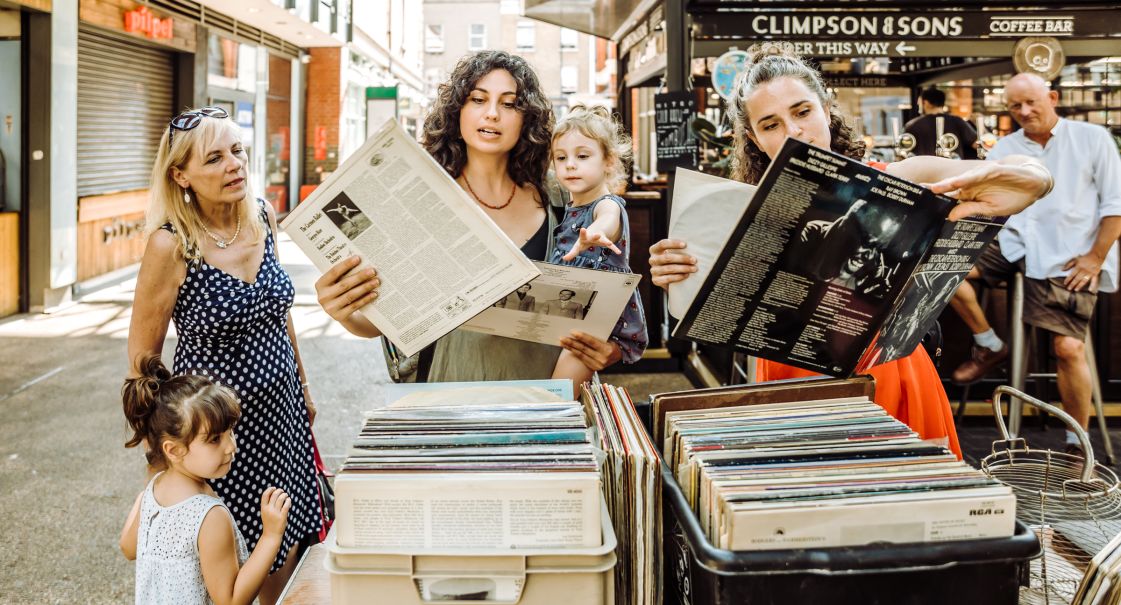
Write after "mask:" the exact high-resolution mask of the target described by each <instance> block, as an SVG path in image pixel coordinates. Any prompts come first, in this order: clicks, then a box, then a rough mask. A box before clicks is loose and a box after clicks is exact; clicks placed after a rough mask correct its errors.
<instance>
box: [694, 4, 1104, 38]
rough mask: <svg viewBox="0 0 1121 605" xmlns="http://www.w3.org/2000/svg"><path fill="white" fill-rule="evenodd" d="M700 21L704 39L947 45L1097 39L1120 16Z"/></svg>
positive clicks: (792, 16) (771, 16)
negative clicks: (1030, 39) (1004, 40)
mask: <svg viewBox="0 0 1121 605" xmlns="http://www.w3.org/2000/svg"><path fill="white" fill-rule="evenodd" d="M717 15H718V17H717V18H709V19H698V20H696V22H695V25H694V28H695V33H696V34H697V36H698V37H700V38H709V37H728V36H732V37H734V38H743V37H749V38H782V39H785V40H792V39H793V40H797V39H802V40H806V39H810V40H813V39H823V38H828V39H833V40H836V39H846V38H849V39H859V40H874V39H876V38H888V39H891V38H894V39H896V40H900V39H903V40H922V39H930V40H936V39H938V40H944V39H957V38H975V39H994V38H1021V37H1024V36H1051V37H1070V36H1079V37H1094V36H1111V35H1113V31H1114V29H1115V28H1116V27H1117V25H1118V23H1117V15H1116V13H1110V14H1106V13H1103V12H1101V11H1093V10H1071V11H1046V12H1043V11H1023V12H1016V13H996V12H989V11H955V12H953V13H948V12H947V13H941V14H939V13H936V12H928V13H903V12H882V11H859V12H856V11H846V12H828V11H820V12H818V11H814V12H770V11H728V12H720V13H716V14H715V15H713V16H714V17H715V16H717Z"/></svg>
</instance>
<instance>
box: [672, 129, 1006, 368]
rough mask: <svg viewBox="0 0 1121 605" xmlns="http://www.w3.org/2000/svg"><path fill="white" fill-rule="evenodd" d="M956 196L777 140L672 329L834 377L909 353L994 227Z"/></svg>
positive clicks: (855, 162) (854, 161) (817, 150)
mask: <svg viewBox="0 0 1121 605" xmlns="http://www.w3.org/2000/svg"><path fill="white" fill-rule="evenodd" d="M955 203H956V202H954V200H952V199H949V198H946V197H942V196H938V195H935V194H933V193H931V192H930V191H929V190H927V189H925V188H923V187H921V186H920V185H917V184H914V183H910V182H908V181H905V180H903V179H900V178H897V177H894V176H891V175H889V174H887V173H886V172H882V171H880V170H877V169H875V168H873V167H871V166H867V165H865V164H863V163H861V162H858V161H856V160H852V159H850V158H846V157H843V156H841V155H838V154H836V153H833V152H831V151H828V150H824V149H820V148H817V147H813V146H810V145H807V144H805V143H801V142H799V141H795V140H793V139H790V140H787V142H786V145H785V146H784V147H783V149H782V151H781V152H780V153H779V155H778V157H776V158H775V160H774V161H773V162H772V163H771V166H770V168H769V169H768V171H767V173H766V174H765V175H764V176H763V179H762V181H761V182H760V184H759V188H758V190H757V191H756V192H755V195H754V197H753V199H752V202H751V205H750V206H749V207H748V209H747V211H745V212H744V214H743V217H742V218H741V220H740V222H739V224H738V225H737V226H736V229H735V231H734V232H733V234H732V236H731V237H730V238H729V239H728V244H727V245H726V246H725V248H724V250H723V251H722V252H721V254H720V256H719V258H718V260H717V261H716V263H715V265H714V266H713V269H712V271H711V272H710V273H709V274H708V277H707V279H706V281H705V284H704V286H703V287H702V288H701V293H700V294H699V295H698V296H697V297H696V298H695V299H694V301H693V303H692V305H691V306H690V308H689V311H688V313H686V315H685V317H684V318H683V319H682V321H681V323H680V324H679V325H678V327H677V330H676V331H675V335H676V336H679V337H684V338H688V339H690V340H695V341H698V342H703V343H709V344H716V345H731V346H733V347H735V348H736V349H738V350H741V351H744V352H747V353H749V354H751V355H755V356H757V357H761V358H765V359H771V360H774V361H779V362H782V363H787V364H790V365H793V366H797V367H801V368H805V369H809V370H813V371H816V372H821V373H823V374H829V375H833V376H848V375H850V374H852V373H853V372H854V371H856V370H858V369H859V370H863V369H864V368H867V367H870V366H871V365H875V364H877V363H882V362H884V361H888V360H890V359H894V358H898V357H902V356H905V355H907V354H910V352H911V351H912V350H914V345H913V344H909V343H912V341H913V342H914V343H917V342H918V339H921V337H922V334H923V333H925V331H926V329H927V328H929V327H930V323H931V322H933V321H934V319H936V318H937V316H938V313H940V312H941V310H942V308H944V307H945V304H946V302H948V301H949V296H950V295H952V290H951V291H949V294H946V290H945V288H947V287H949V286H948V284H949V283H950V282H951V281H954V279H955V276H956V281H960V279H961V278H962V277H963V276H964V275H965V273H967V272H968V271H969V267H971V266H972V264H973V262H974V261H975V260H976V258H977V256H979V255H980V252H981V250H982V249H983V247H984V244H985V243H987V242H988V240H991V239H992V238H993V237H995V235H996V232H997V231H999V229H1000V224H999V223H998V222H996V221H992V220H987V219H986V220H980V221H960V222H958V223H948V222H947V221H946V216H947V215H948V213H949V211H950V209H951V208H952V207H953V205H954V204H955ZM967 224H968V225H969V226H967V227H959V226H962V225H967ZM919 273H921V274H922V279H919V275H918V274H919ZM913 278H914V279H913ZM955 287H956V285H955ZM917 310H919V311H922V312H916V311H917ZM889 318H898V319H896V320H894V321H890V322H887V320H888V319H889ZM928 320H929V321H928ZM885 322H887V325H885ZM881 328H882V329H881ZM877 334H879V336H880V337H879V339H878V341H877V342H878V343H879V345H880V349H879V350H878V351H877V352H876V354H870V353H871V352H870V351H869V346H870V345H871V344H872V342H873V340H874V339H876V336H877ZM915 334H918V338H917V339H916V338H915V337H914V335H915ZM908 346H909V347H910V348H907V347H908ZM889 348H890V350H889ZM904 350H905V351H904Z"/></svg>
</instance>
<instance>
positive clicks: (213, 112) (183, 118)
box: [167, 107, 230, 149]
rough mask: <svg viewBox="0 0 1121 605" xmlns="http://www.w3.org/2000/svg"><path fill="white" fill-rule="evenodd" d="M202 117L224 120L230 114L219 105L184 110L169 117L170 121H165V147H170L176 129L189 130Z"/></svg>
mask: <svg viewBox="0 0 1121 605" xmlns="http://www.w3.org/2000/svg"><path fill="white" fill-rule="evenodd" d="M204 117H206V118H218V119H220V120H224V119H226V118H228V117H230V114H228V113H226V110H225V109H222V108H221V107H203V108H202V109H196V110H194V111H184V112H183V113H181V114H179V115H177V116H175V117H174V118H171V121H170V122H168V123H167V148H168V149H171V137H172V136H174V135H175V131H176V130H184V131H186V130H191V129H193V128H194V127H196V126H198V125H199V122H201V121H202V119H203V118H204Z"/></svg>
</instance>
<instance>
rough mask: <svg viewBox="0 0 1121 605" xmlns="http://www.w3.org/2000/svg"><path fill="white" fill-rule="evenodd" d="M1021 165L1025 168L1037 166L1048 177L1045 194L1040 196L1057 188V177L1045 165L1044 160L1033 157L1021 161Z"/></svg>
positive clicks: (1045, 194) (1045, 195)
mask: <svg viewBox="0 0 1121 605" xmlns="http://www.w3.org/2000/svg"><path fill="white" fill-rule="evenodd" d="M1020 166H1022V167H1024V168H1035V169H1037V171H1038V172H1041V173H1042V174H1043V176H1045V177H1047V190H1046V191H1044V192H1043V194H1042V195H1040V196H1039V197H1041V198H1042V197H1047V195H1048V194H1050V193H1051V191H1052V190H1053V189H1055V177H1054V176H1052V174H1051V171H1050V170H1048V169H1047V167H1046V166H1044V165H1043V162H1040V161H1039V160H1035V159H1031V160H1027V161H1026V162H1023V163H1021V164H1020Z"/></svg>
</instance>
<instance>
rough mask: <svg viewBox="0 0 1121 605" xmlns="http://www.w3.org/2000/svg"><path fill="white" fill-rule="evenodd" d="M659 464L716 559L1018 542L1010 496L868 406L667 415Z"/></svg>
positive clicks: (843, 403) (858, 401)
mask: <svg viewBox="0 0 1121 605" xmlns="http://www.w3.org/2000/svg"><path fill="white" fill-rule="evenodd" d="M663 454H664V455H665V457H666V460H667V462H668V463H669V464H670V465H671V468H672V469H674V471H675V476H676V478H677V481H678V483H679V484H680V485H681V487H682V490H683V491H684V492H685V494H686V496H687V498H688V499H689V501H690V504H691V505H692V507H693V509H694V512H695V513H696V514H697V516H698V519H699V521H700V523H701V527H702V528H703V529H704V531H705V532H706V534H707V536H708V538H709V540H710V541H711V542H712V544H713V545H714V546H716V547H717V548H724V549H729V550H769V549H779V548H817V547H830V546H858V545H864V544H869V543H873V542H934V541H946V540H968V539H977V538H996V537H1007V536H1011V535H1012V534H1013V531H1014V523H1015V518H1016V516H1015V512H1016V511H1015V506H1016V501H1015V497H1014V496H1013V494H1012V491H1011V490H1010V489H1009V488H1008V487H1007V486H1004V485H1002V484H1000V483H998V482H996V481H995V480H992V479H990V478H989V477H987V476H986V475H984V474H983V473H981V472H980V471H978V470H977V469H974V468H972V467H970V466H969V465H967V464H965V463H963V462H961V461H960V460H958V459H957V458H956V457H955V456H954V455H953V453H951V452H950V451H949V450H948V449H946V448H945V447H943V446H941V445H937V444H931V443H927V442H924V441H921V440H920V439H919V438H918V436H917V435H916V434H915V433H914V432H913V431H911V429H910V428H909V427H907V426H906V425H905V424H903V423H901V422H899V421H898V420H896V419H894V418H892V417H891V416H889V415H888V414H887V413H885V412H884V410H883V408H881V407H879V406H878V405H876V404H875V403H873V402H872V401H870V400H868V399H867V398H846V399H832V400H823V401H813V402H805V401H803V402H793V403H777V404H766V405H755V406H743V407H728V408H721V409H715V410H703V411H685V412H670V413H668V414H667V415H666V424H665V445H664V449H663Z"/></svg>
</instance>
